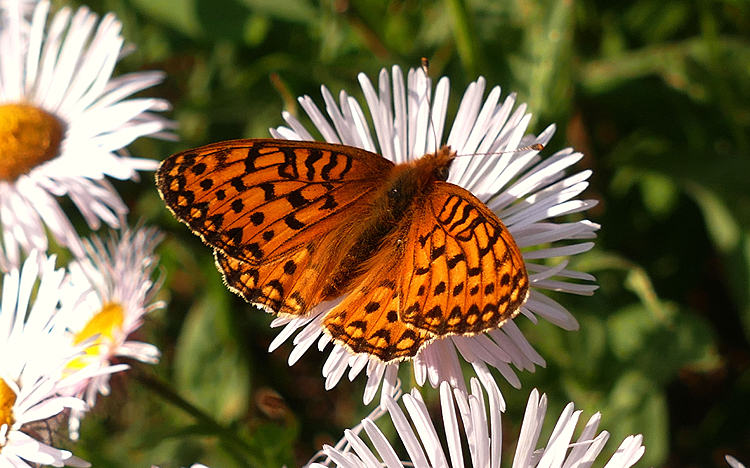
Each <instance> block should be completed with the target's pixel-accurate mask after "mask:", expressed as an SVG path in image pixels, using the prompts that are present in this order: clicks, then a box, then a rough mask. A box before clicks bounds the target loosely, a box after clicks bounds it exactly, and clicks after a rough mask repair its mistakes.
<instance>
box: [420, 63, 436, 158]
mask: <svg viewBox="0 0 750 468" xmlns="http://www.w3.org/2000/svg"><path fill="white" fill-rule="evenodd" d="M422 71H423V72H424V76H425V83H427V84H428V89H427V90H426V91H427V92H426V93H425V95H426V97H427V109H428V112H427V115H428V117H429V119H430V120H429V122H428V124H427V127H428V128H429V129H430V130H431V131H432V138H433V139H434V140H435V151H437V150H439V149H440V142H439V141H438V137H437V132H436V131H435V122H433V121H432V99H431V98H432V96H431V91H432V90H431V89H430V87H429V79H430V61H429V60H428V59H427V57H422Z"/></svg>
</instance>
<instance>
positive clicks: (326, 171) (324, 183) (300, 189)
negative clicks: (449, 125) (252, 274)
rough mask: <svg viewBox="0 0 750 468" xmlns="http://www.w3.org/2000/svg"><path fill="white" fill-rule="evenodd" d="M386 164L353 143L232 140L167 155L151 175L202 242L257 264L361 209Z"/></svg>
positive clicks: (348, 220)
mask: <svg viewBox="0 0 750 468" xmlns="http://www.w3.org/2000/svg"><path fill="white" fill-rule="evenodd" d="M392 168H393V163H391V162H390V161H388V160H386V159H384V158H383V157H381V156H379V155H377V154H374V153H370V152H367V151H364V150H360V149H358V148H353V147H345V146H341V145H333V144H328V143H321V142H298V141H287V140H270V139H269V140H234V141H228V142H221V143H215V144H212V145H208V146H204V147H201V148H196V149H193V150H188V151H184V152H182V153H178V154H175V155H173V156H171V157H169V158H167V159H166V160H165V161H164V162H163V163H162V164H161V166H160V167H159V169H158V171H157V175H156V180H157V187H158V188H159V192H160V194H161V196H162V198H163V199H164V201H165V202H166V204H167V206H168V207H169V208H170V209H171V210H172V212H173V213H174V214H175V216H176V217H177V218H178V219H179V220H180V221H182V222H184V223H185V224H187V225H188V226H189V227H190V228H191V229H192V230H193V231H194V232H195V233H197V234H198V235H200V236H201V237H202V239H203V240H204V241H205V242H206V243H207V244H208V245H210V246H211V247H213V248H214V249H217V250H220V251H221V252H223V253H224V254H226V255H227V256H229V257H233V258H236V259H239V260H241V261H243V262H247V263H250V264H256V265H257V264H260V263H261V262H266V261H272V262H273V261H275V260H277V259H280V258H283V257H284V256H285V255H286V254H287V252H291V251H294V250H295V249H298V248H300V246H304V245H307V244H310V243H314V242H315V241H316V239H318V238H320V236H321V235H324V234H326V233H328V232H330V231H331V230H332V229H333V228H334V227H335V226H340V225H346V224H347V223H351V222H352V219H356V217H358V216H361V214H362V211H363V210H364V209H365V207H366V206H367V205H368V203H369V202H370V201H371V199H372V197H373V196H374V192H375V189H376V188H377V186H378V183H379V182H380V181H381V180H382V179H383V177H384V176H386V175H387V174H388V172H389V171H390V170H391V169H392Z"/></svg>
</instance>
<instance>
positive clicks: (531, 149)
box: [456, 143, 544, 158]
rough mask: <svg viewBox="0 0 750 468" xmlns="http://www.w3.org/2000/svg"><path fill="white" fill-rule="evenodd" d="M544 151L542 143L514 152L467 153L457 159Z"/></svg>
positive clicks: (458, 155) (517, 149)
mask: <svg viewBox="0 0 750 468" xmlns="http://www.w3.org/2000/svg"><path fill="white" fill-rule="evenodd" d="M543 149H544V145H543V144H541V143H534V144H532V145H528V146H522V147H520V148H516V149H512V150H504V151H492V152H489V153H467V154H457V155H456V157H457V158H461V157H465V156H487V155H497V154H506V153H520V152H521V151H541V150H543Z"/></svg>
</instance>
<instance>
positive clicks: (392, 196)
mask: <svg viewBox="0 0 750 468" xmlns="http://www.w3.org/2000/svg"><path fill="white" fill-rule="evenodd" d="M400 198H401V192H400V190H399V189H398V188H396V187H392V188H391V189H390V190H388V200H389V201H390V202H391V203H395V202H396V201H398V200H399V199H400Z"/></svg>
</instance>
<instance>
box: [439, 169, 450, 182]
mask: <svg viewBox="0 0 750 468" xmlns="http://www.w3.org/2000/svg"><path fill="white" fill-rule="evenodd" d="M450 171H451V169H450V167H449V166H441V167H438V168H437V169H435V177H436V178H437V180H440V181H443V182H445V181H446V180H448V174H450Z"/></svg>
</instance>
